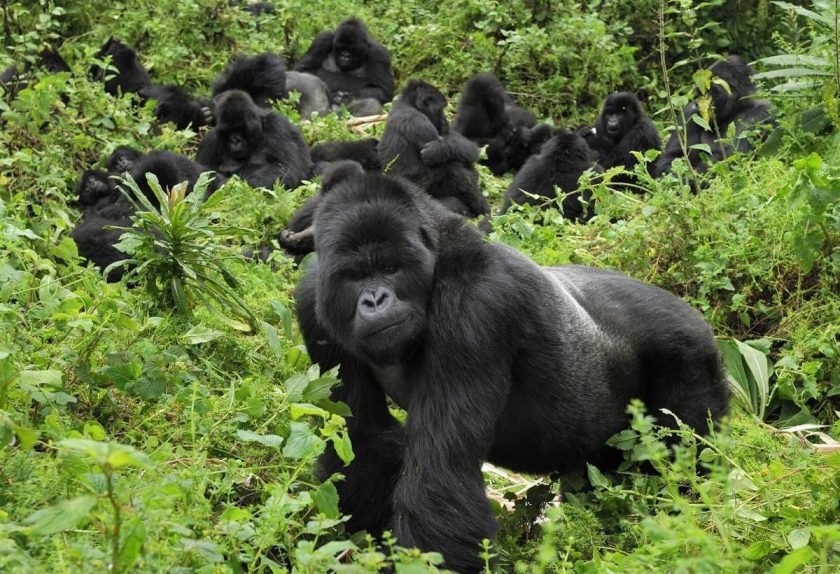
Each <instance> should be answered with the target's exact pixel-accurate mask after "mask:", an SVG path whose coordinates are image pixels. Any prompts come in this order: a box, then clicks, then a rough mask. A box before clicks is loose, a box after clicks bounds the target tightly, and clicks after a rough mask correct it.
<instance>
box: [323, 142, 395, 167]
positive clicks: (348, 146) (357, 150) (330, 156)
mask: <svg viewBox="0 0 840 574" xmlns="http://www.w3.org/2000/svg"><path fill="white" fill-rule="evenodd" d="M378 145H379V140H377V139H376V138H365V139H360V140H352V141H335V142H324V143H322V144H318V145H316V146H315V147H313V148H312V162H313V163H315V164H316V166H317V165H318V164H321V163H329V162H334V161H338V160H342V159H349V160H353V161H355V162H358V163H359V164H361V166H362V167H363V168H364V169H365V171H379V170H380V169H382V163H380V161H379V152H378V151H377V146H378Z"/></svg>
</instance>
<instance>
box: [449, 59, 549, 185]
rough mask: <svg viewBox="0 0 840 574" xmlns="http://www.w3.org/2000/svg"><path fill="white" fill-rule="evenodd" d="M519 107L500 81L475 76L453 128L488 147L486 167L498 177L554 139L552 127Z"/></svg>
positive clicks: (518, 166) (480, 144)
mask: <svg viewBox="0 0 840 574" xmlns="http://www.w3.org/2000/svg"><path fill="white" fill-rule="evenodd" d="M536 123H537V122H536V118H534V115H533V114H532V113H531V112H529V111H528V110H526V109H525V108H523V107H522V106H519V105H518V104H516V102H514V101H513V99H512V98H511V97H510V96H509V95H508V94H507V92H505V89H504V87H503V86H502V83H501V82H500V81H499V79H498V78H497V77H496V76H495V75H493V74H490V73H483V74H476V75H475V76H473V77H472V78H471V79H470V81H469V82H467V85H466V86H465V87H464V94H463V95H462V96H461V102H460V103H459V105H458V112H457V114H456V116H455V121H454V122H453V127H452V129H453V130H455V131H456V132H458V133H460V134H461V135H463V136H464V137H466V138H467V139H470V140H472V141H474V142H475V143H476V144H478V145H479V146H485V145H486V146H488V147H487V160H486V164H487V167H489V168H490V171H492V172H493V173H494V174H495V175H502V174H504V173H506V172H508V171H516V170H518V169H519V168H520V167H522V164H524V163H525V160H527V159H528V157H530V156H531V155H534V154H536V153H539V151H540V146H541V145H542V144H543V143H545V142H546V141H547V140H548V139H549V138H550V137H551V127H550V126H548V125H546V124H540V125H538V126H537V125H535V124H536Z"/></svg>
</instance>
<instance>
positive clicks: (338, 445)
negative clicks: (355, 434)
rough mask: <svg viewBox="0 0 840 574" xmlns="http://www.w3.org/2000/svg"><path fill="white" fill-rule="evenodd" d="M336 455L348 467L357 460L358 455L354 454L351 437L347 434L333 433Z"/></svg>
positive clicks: (331, 437) (331, 440) (332, 438)
mask: <svg viewBox="0 0 840 574" xmlns="http://www.w3.org/2000/svg"><path fill="white" fill-rule="evenodd" d="M330 442H332V445H333V449H334V450H335V454H336V455H338V458H340V459H341V461H342V462H343V463H344V464H345V466H346V465H348V464H350V463H351V462H353V459H354V458H356V453H354V452H353V444H352V443H351V442H350V436H349V435H348V434H347V433H346V432H338V433H333V434H332V436H330Z"/></svg>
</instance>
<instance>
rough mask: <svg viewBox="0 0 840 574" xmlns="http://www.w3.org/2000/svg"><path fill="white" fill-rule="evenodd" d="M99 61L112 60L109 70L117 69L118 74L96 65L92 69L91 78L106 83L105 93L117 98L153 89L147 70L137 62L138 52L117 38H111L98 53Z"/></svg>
mask: <svg viewBox="0 0 840 574" xmlns="http://www.w3.org/2000/svg"><path fill="white" fill-rule="evenodd" d="M95 57H96V59H97V60H104V59H105V58H108V57H110V58H111V65H110V66H109V68H111V67H113V68H116V71H117V72H116V74H114V73H113V71H111V70H110V69H109V68H102V67H100V66H99V65H98V64H94V65H93V66H91V68H90V75H91V77H92V78H93V79H94V80H95V81H97V82H104V83H105V91H106V92H108V93H109V94H111V95H112V96H116V95H119V94H127V93H133V94H141V93H142V92H143V90H146V89H148V88H150V87H151V85H152V81H151V79H150V78H149V73H148V72H146V68H144V67H143V65H142V64H141V63H140V62H139V61H138V60H137V52H135V51H134V49H133V48H131V47H129V46H127V45H125V44H123V43H122V42H120V41H119V40H117V39H116V38H113V37H112V38H109V39H108V41H107V42H105V44H104V45H103V46H102V48H101V49H100V50H99V51H98V52H97V53H96V56H95Z"/></svg>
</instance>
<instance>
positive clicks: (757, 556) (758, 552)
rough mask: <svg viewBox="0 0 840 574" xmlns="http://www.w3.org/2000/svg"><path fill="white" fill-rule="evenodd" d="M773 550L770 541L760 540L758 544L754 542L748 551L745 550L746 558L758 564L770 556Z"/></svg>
mask: <svg viewBox="0 0 840 574" xmlns="http://www.w3.org/2000/svg"><path fill="white" fill-rule="evenodd" d="M772 548H773V547H772V545H771V544H770V542H769V541H768V540H759V541H758V542H753V543H752V544H750V545H749V547H747V549H746V550H744V558H746V559H747V560H752V561H753V562H756V561H758V560H761V559H762V558H764V557H765V556H767V555H768V554H770V550H771V549H772Z"/></svg>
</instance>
